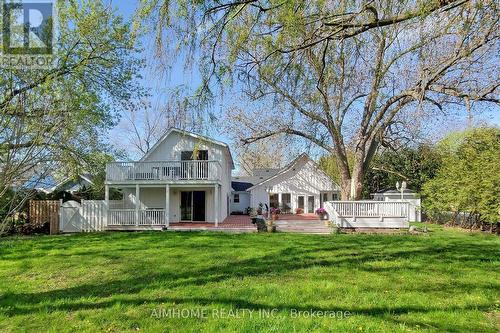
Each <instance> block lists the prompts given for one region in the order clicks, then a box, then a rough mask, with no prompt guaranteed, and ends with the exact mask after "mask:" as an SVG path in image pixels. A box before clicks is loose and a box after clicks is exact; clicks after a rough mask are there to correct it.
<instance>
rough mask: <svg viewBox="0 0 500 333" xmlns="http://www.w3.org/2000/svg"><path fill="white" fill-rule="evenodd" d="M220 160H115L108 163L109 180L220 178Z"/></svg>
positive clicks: (107, 175) (107, 174)
mask: <svg viewBox="0 0 500 333" xmlns="http://www.w3.org/2000/svg"><path fill="white" fill-rule="evenodd" d="M221 174H222V171H221V165H220V163H219V161H165V162H113V163H108V164H107V165H106V180H107V181H128V180H142V181H148V180H151V181H155V180H156V181H160V180H165V181H169V180H171V181H173V180H214V181H215V180H220V179H221Z"/></svg>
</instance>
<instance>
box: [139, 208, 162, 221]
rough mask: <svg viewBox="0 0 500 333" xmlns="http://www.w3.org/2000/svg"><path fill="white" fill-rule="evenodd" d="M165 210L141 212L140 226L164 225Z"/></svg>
mask: <svg viewBox="0 0 500 333" xmlns="http://www.w3.org/2000/svg"><path fill="white" fill-rule="evenodd" d="M164 224H165V210H164V209H149V210H141V211H139V225H164Z"/></svg>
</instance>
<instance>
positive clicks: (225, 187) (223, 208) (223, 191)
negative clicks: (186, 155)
mask: <svg viewBox="0 0 500 333" xmlns="http://www.w3.org/2000/svg"><path fill="white" fill-rule="evenodd" d="M194 149H198V150H208V159H209V160H216V161H219V162H220V166H221V182H220V190H219V207H218V209H219V222H221V221H223V220H224V219H225V218H226V217H227V215H228V210H229V207H228V202H229V200H230V195H231V171H232V161H231V158H230V156H229V154H228V150H227V148H226V147H223V146H221V145H218V144H216V143H213V142H210V141H205V140H202V139H198V138H195V137H192V136H190V135H187V134H182V133H179V132H177V131H172V132H171V133H170V134H169V135H168V136H167V137H166V138H165V139H164V140H163V141H162V142H161V143H160V144H159V145H158V146H157V147H156V148H155V149H154V150H153V151H151V152H150V154H149V155H148V156H146V157H145V158H143V159H142V160H141V161H144V162H146V161H150V162H152V161H169V160H176V161H178V160H180V159H181V152H182V151H186V150H194ZM186 190H191V188H189V189H186ZM210 191H211V192H209V193H207V200H208V203H207V205H206V209H207V215H208V216H207V220H209V221H213V220H214V219H215V212H214V204H213V202H214V200H213V188H211V189H210ZM126 192H127V193H126V196H127V197H128V199H127V200H126V201H127V204H128V205H131V206H134V204H133V202H134V201H133V197H134V196H135V189H127V191H126ZM160 192H161V191H157V192H155V191H149V192H146V193H147V194H145V196H146V197H145V199H144V200H146V201H147V203H148V204H151V205H157V204H160V201H161V200H164V198H165V197H164V195H165V192H164V191H163V193H160ZM179 198H180V197H179V196H178V193H177V194H176V193H175V192H171V193H170V201H171V204H170V215H171V216H172V221H176V220H178V219H179V206H180V205H179V204H178V202H179ZM142 199H143V195H142V191H141V202H145V201H144V200H142ZM164 206H165V204H164V203H163V207H164ZM208 217H210V219H208Z"/></svg>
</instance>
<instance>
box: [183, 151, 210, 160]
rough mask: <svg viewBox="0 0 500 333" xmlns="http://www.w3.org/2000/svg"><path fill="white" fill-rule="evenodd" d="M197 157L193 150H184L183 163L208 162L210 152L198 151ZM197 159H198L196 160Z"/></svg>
mask: <svg viewBox="0 0 500 333" xmlns="http://www.w3.org/2000/svg"><path fill="white" fill-rule="evenodd" d="M197 153H198V154H197V156H194V155H195V154H194V151H192V150H183V151H181V161H192V160H197V161H207V160H208V150H198V151H197ZM195 157H196V158H195Z"/></svg>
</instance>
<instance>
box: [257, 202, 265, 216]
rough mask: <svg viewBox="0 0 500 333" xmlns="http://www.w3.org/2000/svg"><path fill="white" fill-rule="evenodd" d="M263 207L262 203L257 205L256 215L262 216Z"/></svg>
mask: <svg viewBox="0 0 500 333" xmlns="http://www.w3.org/2000/svg"><path fill="white" fill-rule="evenodd" d="M263 207H264V205H263V204H262V202H261V203H259V207H258V208H257V215H262V211H263Z"/></svg>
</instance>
